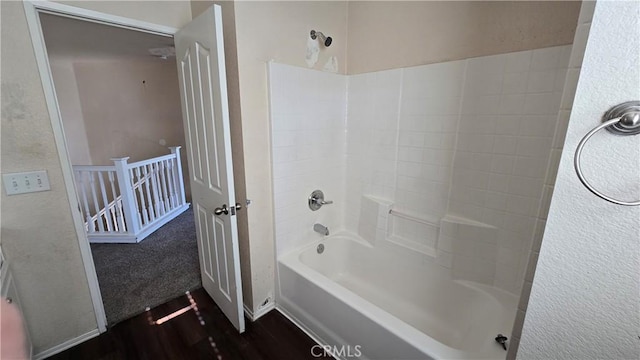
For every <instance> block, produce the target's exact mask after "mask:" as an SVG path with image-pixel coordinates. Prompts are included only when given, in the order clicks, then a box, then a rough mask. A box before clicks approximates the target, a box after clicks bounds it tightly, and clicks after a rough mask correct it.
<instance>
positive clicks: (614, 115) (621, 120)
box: [573, 101, 640, 206]
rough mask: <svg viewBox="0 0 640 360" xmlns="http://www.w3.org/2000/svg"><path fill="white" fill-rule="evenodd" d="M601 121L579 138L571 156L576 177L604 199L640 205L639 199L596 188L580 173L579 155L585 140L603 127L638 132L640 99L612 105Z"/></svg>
mask: <svg viewBox="0 0 640 360" xmlns="http://www.w3.org/2000/svg"><path fill="white" fill-rule="evenodd" d="M602 121H603V123H602V124H600V125H598V126H596V127H595V128H594V129H593V130H591V131H589V132H588V133H587V135H585V136H584V137H583V138H582V140H580V143H579V144H578V147H577V148H576V154H575V156H574V158H573V166H574V167H575V169H576V174H578V179H580V182H581V183H582V185H584V186H585V187H586V188H587V189H589V191H591V192H592V193H594V194H595V195H597V196H598V197H600V198H602V199H604V200H606V201H609V202H612V203H614V204H618V205H624V206H638V205H640V200H638V201H623V200H617V199H614V198H612V197H610V196H607V195H605V194H603V193H601V192H600V191H598V190H596V189H595V188H594V187H593V186H592V185H591V184H590V183H589V182H588V181H587V179H586V178H585V177H584V174H583V173H582V168H581V167H580V156H581V155H582V149H583V148H584V145H585V144H586V143H587V141H588V140H589V139H590V138H591V137H592V136H593V135H594V134H595V133H597V132H598V131H600V130H601V129H603V128H604V129H607V131H609V132H611V133H613V134H615V135H637V134H640V101H627V102H624V103H622V104H618V105H616V106H614V107H612V108H611V109H609V111H607V112H606V113H605V114H604V115H603V116H602Z"/></svg>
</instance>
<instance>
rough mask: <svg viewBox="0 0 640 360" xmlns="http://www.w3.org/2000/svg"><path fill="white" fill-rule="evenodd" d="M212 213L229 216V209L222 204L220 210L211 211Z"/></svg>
mask: <svg viewBox="0 0 640 360" xmlns="http://www.w3.org/2000/svg"><path fill="white" fill-rule="evenodd" d="M213 213H214V214H216V215H222V214H225V215H229V208H228V207H227V204H222V207H221V208H215V210H213Z"/></svg>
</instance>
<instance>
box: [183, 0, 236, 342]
mask: <svg viewBox="0 0 640 360" xmlns="http://www.w3.org/2000/svg"><path fill="white" fill-rule="evenodd" d="M175 45H176V60H177V61H176V62H177V64H178V76H179V80H180V96H181V98H182V117H183V121H184V131H185V136H186V138H187V139H186V144H187V149H186V150H187V158H188V160H189V161H188V163H189V171H190V174H191V194H192V197H193V200H192V202H193V207H194V215H195V219H196V228H197V229H196V233H197V236H198V252H199V253H200V272H201V274H202V284H203V286H204V289H205V290H206V291H207V293H209V295H210V296H211V297H212V298H213V300H214V301H215V302H216V304H217V305H218V306H219V307H220V308H221V309H222V311H223V312H224V314H225V315H226V316H227V318H229V320H231V322H232V323H233V325H234V326H235V327H236V328H237V329H238V330H239V331H240V332H243V331H244V316H243V311H242V286H241V282H240V281H241V279H240V255H239V249H238V230H237V226H236V217H235V214H236V209H235V204H236V200H235V191H234V188H233V164H232V161H231V139H230V130H229V109H228V103H227V82H226V72H225V66H224V50H223V41H222V13H221V10H220V6H218V5H214V6H212V7H210V8H209V9H207V11H205V12H204V13H202V14H201V15H200V16H198V17H197V18H195V19H193V21H191V22H190V23H189V24H187V25H186V26H185V27H184V28H182V29H181V30H180V31H178V33H176V36H175ZM216 210H217V211H216ZM216 213H217V214H216Z"/></svg>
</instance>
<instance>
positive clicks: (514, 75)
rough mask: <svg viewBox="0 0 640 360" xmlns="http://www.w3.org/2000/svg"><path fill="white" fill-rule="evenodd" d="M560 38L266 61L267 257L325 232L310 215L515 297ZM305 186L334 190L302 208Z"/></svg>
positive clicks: (555, 94)
mask: <svg viewBox="0 0 640 360" xmlns="http://www.w3.org/2000/svg"><path fill="white" fill-rule="evenodd" d="M570 52H571V46H570V45H569V46H558V47H551V48H543V49H536V50H529V51H522V52H516V53H508V54H501V55H493V56H484V57H478V58H470V59H466V60H460V61H451V62H445V63H438V64H430V65H424V66H416V67H410V68H402V69H392V70H386V71H379V72H373V73H365V74H358V75H337V74H330V73H324V72H318V71H313V70H307V69H302V68H297V67H292V66H288V65H280V64H275V63H271V64H270V65H269V77H270V96H271V98H270V102H271V115H272V118H271V121H272V134H271V135H272V156H273V158H272V161H273V179H274V180H273V182H274V206H275V229H276V247H277V249H276V253H277V257H278V261H279V262H278V271H279V272H281V271H286V272H287V273H290V270H291V267H290V266H287V264H288V265H290V264H291V263H292V261H293V260H291V256H297V255H291V254H298V253H299V251H300V249H302V248H305V247H306V248H308V247H309V246H311V244H315V243H317V242H318V241H322V239H323V237H322V236H321V235H319V234H317V233H315V232H313V225H314V224H315V223H321V224H323V225H325V226H327V227H328V228H329V229H330V230H331V234H334V233H336V232H338V233H340V232H342V231H344V233H351V234H353V235H352V237H355V238H360V239H361V240H364V241H366V242H367V243H368V244H369V245H370V246H373V247H374V248H381V249H385V250H384V251H387V252H389V253H393V254H396V255H397V254H402V256H403V257H404V258H405V259H406V262H407V263H416V264H420V263H425V262H426V263H432V264H433V266H437V267H438V268H439V269H442V273H443V274H444V273H446V274H448V275H447V276H450V279H451V280H452V281H463V282H465V281H466V282H472V283H479V284H482V286H489V287H492V288H494V289H495V290H496V291H497V292H500V291H504V292H505V294H507V293H508V294H511V295H513V296H514V298H516V299H517V296H519V295H520V289H521V287H522V284H523V281H524V276H525V272H526V268H527V264H528V259H529V251H530V248H531V244H532V242H533V239H534V235H535V234H534V230H535V228H536V222H538V223H539V221H538V214H539V208H540V206H541V204H543V203H544V202H545V201H548V199H547V198H548V195H549V194H548V189H546V188H545V186H544V185H545V184H544V180H545V177H546V175H547V174H546V169H547V165H548V163H549V161H550V159H551V158H552V153H551V149H552V143H553V140H554V134H556V127H557V125H558V119H559V118H558V112H559V110H560V103H561V98H562V93H563V87H564V83H565V77H566V71H567V66H568V63H569V57H570ZM562 125H563V124H561V126H560V127H562ZM559 130H560V131H558V133H559V134H562V133H563V132H562V131H561V130H562V129H559ZM315 189H321V190H323V191H324V193H325V197H326V199H327V200H333V201H334V203H333V204H332V205H328V206H324V207H323V208H322V209H320V210H318V211H315V212H312V211H310V210H309V209H308V207H307V204H306V202H307V198H308V196H309V195H310V193H311V192H312V191H313V190H315ZM536 236H537V235H536ZM378 251H380V250H378ZM287 254H288V255H289V256H287ZM354 259H355V258H354ZM327 261H332V260H331V259H329V258H327ZM354 261H355V260H354ZM301 263H304V262H301ZM294 272H295V270H294ZM304 272H305V271H302V272H301V273H304ZM371 275H372V276H377V275H376V274H371ZM287 278H288V279H291V277H290V276H288V277H287ZM307 280H308V279H307ZM310 281H311V282H313V281H312V280H310ZM397 281H400V282H402V281H403V279H397ZM291 288H292V287H291V284H290V283H288V282H286V280H285V279H284V278H282V276H281V275H279V285H278V289H277V292H278V294H277V296H278V297H279V298H280V300H281V301H280V302H279V303H287V302H289V303H290V299H291V297H290V295H292V294H286V293H285V291H286V290H285V289H291ZM434 290H436V289H434ZM366 302H367V301H366V298H365V303H366ZM369 302H370V301H369ZM350 306H353V304H351V305H350ZM295 307H296V309H303V310H304V309H305V308H306V307H308V304H307V305H305V304H295ZM309 308H311V307H310V306H309ZM365 308H366V306H365ZM290 309H291V307H290ZM285 310H286V309H285ZM509 311H510V312H511V313H512V314H509V315H508V316H509V317H512V315H514V314H515V306H514V307H513V309H510V310H509ZM302 313H304V311H303V312H302ZM289 315H291V312H289ZM298 317H302V318H305V316H302V315H300V316H298ZM311 318H313V317H310V318H309V319H311ZM307 320H308V319H302V320H300V321H299V322H302V323H305V321H307ZM307 322H308V321H307ZM306 325H307V327H308V324H306ZM322 328H323V327H322V326H320V327H319V328H317V329H322ZM308 330H311V331H312V332H314V330H313V329H309V328H308ZM317 331H319V332H320V333H322V331H320V330H317ZM503 331H504V332H505V333H506V334H507V335H509V332H510V329H504V330H503ZM326 334H330V333H326ZM326 334H325V335H324V336H325V337H326V336H328V337H330V338H333V339H325V340H335V337H333V336H332V335H326ZM427 335H429V334H428V333H427ZM494 335H495V334H494ZM318 336H319V337H321V338H322V337H323V336H322V335H318ZM483 336H485V335H483ZM487 336H488V335H487ZM485 337H486V336H485ZM338 338H339V337H338ZM491 341H492V339H491ZM369 355H371V354H369ZM430 356H431V355H430ZM374 357H375V356H374ZM436 357H437V356H436Z"/></svg>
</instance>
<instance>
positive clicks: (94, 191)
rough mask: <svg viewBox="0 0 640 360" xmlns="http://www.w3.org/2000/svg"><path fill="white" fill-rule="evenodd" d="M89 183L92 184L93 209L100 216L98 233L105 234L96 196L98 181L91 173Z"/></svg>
mask: <svg viewBox="0 0 640 360" xmlns="http://www.w3.org/2000/svg"><path fill="white" fill-rule="evenodd" d="M89 183H90V184H91V197H92V198H93V207H94V208H95V210H96V214H98V219H97V221H96V222H97V223H98V231H100V232H104V224H103V223H102V221H101V220H100V215H99V214H100V204H99V203H98V196H97V195H96V179H95V176H94V175H93V173H92V172H90V173H89Z"/></svg>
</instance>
